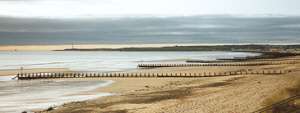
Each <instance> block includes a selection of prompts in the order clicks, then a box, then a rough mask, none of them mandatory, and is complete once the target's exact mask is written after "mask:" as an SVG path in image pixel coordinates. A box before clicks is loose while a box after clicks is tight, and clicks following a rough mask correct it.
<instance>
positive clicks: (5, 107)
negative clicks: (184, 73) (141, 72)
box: [0, 51, 260, 113]
mask: <svg viewBox="0 0 300 113" xmlns="http://www.w3.org/2000/svg"><path fill="white" fill-rule="evenodd" d="M257 55H260V54H259V53H247V52H221V51H219V52H218V51H214V52H118V51H115V52H109V51H93V52H76V51H34V52H32V51H31V52H30V51H26V52H20V51H17V52H12V51H10V52H9V51H7V52H0V70H8V69H20V68H21V67H22V68H23V69H30V68H68V69H70V70H74V71H91V72H115V71H127V70H134V69H137V65H138V64H141V63H185V60H188V59H189V60H191V59H192V60H216V59H219V58H234V57H246V56H257ZM12 77H13V75H8V76H1V77H0V113H21V112H23V111H30V110H34V109H47V108H49V107H52V106H57V105H61V104H63V103H66V102H74V101H83V100H89V99H94V98H98V97H102V96H108V95H113V94H111V93H109V92H92V91H93V90H95V89H97V88H101V87H105V86H108V85H110V84H113V82H114V81H100V80H67V79H55V80H29V81H18V80H13V79H11V78H12ZM87 92H89V93H87Z"/></svg>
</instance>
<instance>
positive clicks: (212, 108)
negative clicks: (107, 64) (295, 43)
mask: <svg viewBox="0 0 300 113" xmlns="http://www.w3.org/2000/svg"><path fill="white" fill-rule="evenodd" d="M296 58H300V57H299V56H297V57H296ZM279 59H280V60H284V59H281V58H279ZM277 60H278V59H277ZM299 67H300V64H299V62H298V63H297V64H283V65H268V66H254V67H251V66H249V67H229V68H225V67H218V68H214V67H208V68H206V69H204V68H157V69H149V70H142V71H149V72H152V71H160V72H173V71H188V72H198V71H199V70H214V71H215V70H216V69H217V70H219V71H230V70H240V69H245V68H246V69H251V70H260V69H294V70H298V71H294V72H292V73H289V74H284V75H264V76H262V75H251V76H250V75H237V76H223V77H203V78H102V80H106V79H109V80H117V81H116V84H112V85H110V86H108V87H105V88H103V89H99V90H97V91H98V92H102V91H104V92H115V93H119V95H114V96H108V97H103V98H102V97H101V98H97V99H94V100H88V101H82V102H71V103H66V104H64V105H63V106H58V107H55V108H53V110H44V111H39V112H41V113H65V112H68V113H82V112H87V113H92V112H99V113H102V112H103V113H106V112H115V113H123V112H124V113H125V112H134V113H159V112H170V113H178V112H183V113H190V112H220V113H227V112H253V111H255V110H258V109H260V108H263V107H264V106H267V105H266V104H265V103H266V101H267V100H268V99H269V98H272V96H273V95H274V94H277V93H280V92H282V91H285V90H287V89H289V88H292V87H294V86H295V85H296V84H297V83H298V82H300V77H299V76H297V75H299V74H300V72H299V71H300V69H299ZM133 83H134V84H133ZM284 96H285V97H286V96H287V95H284ZM274 101H279V100H277V99H276V100H274ZM203 103H206V104H203ZM220 103H221V104H220ZM225 106H227V107H225ZM229 106H230V107H229ZM39 112H38V113H39Z"/></svg>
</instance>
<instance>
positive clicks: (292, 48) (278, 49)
mask: <svg viewBox="0 0 300 113" xmlns="http://www.w3.org/2000/svg"><path fill="white" fill-rule="evenodd" d="M55 51H128V52H130V51H140V52H147V51H158V52H159V51H231V52H253V53H261V54H260V55H259V56H249V57H241V58H237V57H236V58H232V59H218V60H217V61H213V62H228V61H247V60H256V59H274V58H281V57H289V56H296V55H300V45H254V44H253V45H214V46H169V47H131V48H117V49H113V48H92V49H79V48H72V49H64V50H55ZM187 62H191V63H197V62H200V63H212V61H197V60H191V61H187Z"/></svg>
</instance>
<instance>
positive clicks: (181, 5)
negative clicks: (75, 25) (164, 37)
mask: <svg viewBox="0 0 300 113" xmlns="http://www.w3.org/2000/svg"><path fill="white" fill-rule="evenodd" d="M299 4H300V0H0V16H12V17H39V18H41V17H42V18H86V17H88V18H95V17H97V18H99V17H107V16H109V17H110V16H144V15H146V16H147V15H152V16H183V15H184V16H188V15H204V14H205V15H206V14H235V15H236V14H238V15H256V14H275V15H278V14H283V15H298V14H300V8H299Z"/></svg>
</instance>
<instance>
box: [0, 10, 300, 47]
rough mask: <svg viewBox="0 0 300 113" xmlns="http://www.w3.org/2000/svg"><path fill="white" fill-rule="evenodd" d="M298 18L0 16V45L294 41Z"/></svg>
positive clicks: (297, 34)
mask: <svg viewBox="0 0 300 113" xmlns="http://www.w3.org/2000/svg"><path fill="white" fill-rule="evenodd" d="M299 20H300V17H276V18H274V17H269V18H254V17H250V18H246V17H243V18H239V17H232V16H191V17H164V18H157V17H147V18H146V17H145V18H119V19H115V18H101V19H37V18H9V17H0V44H2V45H3V44H68V43H72V42H74V43H222V42H223V43H224V42H227V43H240V42H245V43H246V42H248V43H252V42H266V43H267V42H280V41H283V42H298V43H300V40H299V36H300V33H299V30H300V28H299V27H285V28H284V27H282V26H289V25H292V24H295V25H299V24H300V21H299Z"/></svg>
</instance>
